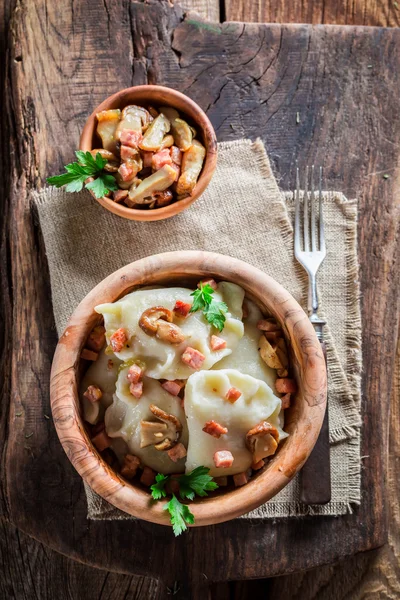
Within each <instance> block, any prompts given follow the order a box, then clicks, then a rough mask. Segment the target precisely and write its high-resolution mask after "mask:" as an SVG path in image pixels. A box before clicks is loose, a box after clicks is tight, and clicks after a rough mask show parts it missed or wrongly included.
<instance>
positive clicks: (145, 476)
mask: <svg viewBox="0 0 400 600" xmlns="http://www.w3.org/2000/svg"><path fill="white" fill-rule="evenodd" d="M155 480H156V474H155V472H154V471H153V469H150V467H144V469H143V473H142V476H141V478H140V483H143V485H146V486H147V487H150V486H151V485H153V483H154V482H155Z"/></svg>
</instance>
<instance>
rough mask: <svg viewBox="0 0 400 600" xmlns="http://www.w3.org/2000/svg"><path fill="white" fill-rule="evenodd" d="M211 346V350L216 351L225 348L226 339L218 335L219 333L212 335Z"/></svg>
mask: <svg viewBox="0 0 400 600" xmlns="http://www.w3.org/2000/svg"><path fill="white" fill-rule="evenodd" d="M210 346H211V350H213V351H214V352H216V351H217V350H223V349H224V348H226V341H225V340H223V339H222V338H220V337H218V336H217V335H212V336H211V341H210Z"/></svg>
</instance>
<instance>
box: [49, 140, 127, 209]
mask: <svg viewBox="0 0 400 600" xmlns="http://www.w3.org/2000/svg"><path fill="white" fill-rule="evenodd" d="M75 154H76V157H77V159H78V162H73V163H71V164H69V165H66V166H65V167H64V168H65V170H66V171H67V172H66V173H62V174H61V175H55V176H54V177H48V178H47V183H49V184H50V185H55V186H56V187H58V188H60V187H63V186H64V185H65V186H66V187H65V189H66V190H67V192H80V191H81V189H82V188H83V185H84V184H85V181H86V179H88V177H94V180H93V181H91V182H90V183H86V184H85V188H86V189H87V190H91V191H92V192H93V193H94V195H95V196H96V198H102V197H103V196H105V195H106V194H108V193H109V192H111V191H113V190H117V189H118V186H117V183H116V181H115V179H114V177H113V176H112V175H110V174H109V173H106V172H105V171H104V170H103V169H104V167H105V166H106V164H107V159H106V158H102V156H101V154H100V152H98V153H97V154H96V158H94V157H93V156H92V155H91V154H90V152H83V151H82V150H77V151H76V152H75Z"/></svg>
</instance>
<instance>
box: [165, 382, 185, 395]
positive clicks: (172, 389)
mask: <svg viewBox="0 0 400 600" xmlns="http://www.w3.org/2000/svg"><path fill="white" fill-rule="evenodd" d="M184 385H185V384H184V382H183V381H180V379H175V381H164V383H162V384H161V387H162V388H164V390H165V391H166V392H168V393H169V394H171V395H172V396H179V392H180V391H181V389H182V388H183V387H184Z"/></svg>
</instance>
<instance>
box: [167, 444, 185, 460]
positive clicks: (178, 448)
mask: <svg viewBox="0 0 400 600" xmlns="http://www.w3.org/2000/svg"><path fill="white" fill-rule="evenodd" d="M167 454H168V456H169V457H170V459H171V460H172V461H174V462H178V460H179V459H181V458H184V457H185V456H186V454H187V452H186V448H185V446H184V445H183V444H181V443H179V444H175V446H173V448H171V449H170V450H167Z"/></svg>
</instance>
